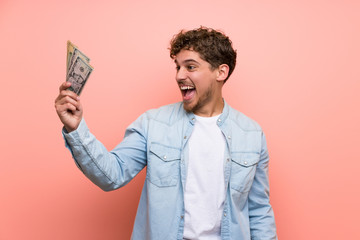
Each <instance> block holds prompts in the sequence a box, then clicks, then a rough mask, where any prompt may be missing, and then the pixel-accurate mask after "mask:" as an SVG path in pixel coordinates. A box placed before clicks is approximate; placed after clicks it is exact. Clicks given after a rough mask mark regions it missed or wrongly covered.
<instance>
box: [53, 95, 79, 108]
mask: <svg viewBox="0 0 360 240" xmlns="http://www.w3.org/2000/svg"><path fill="white" fill-rule="evenodd" d="M67 103H70V104H72V105H74V106H76V107H78V106H79V101H78V100H77V99H74V98H72V97H70V96H67V95H66V96H64V97H62V98H59V99H58V100H57V101H56V102H55V105H64V104H67Z"/></svg>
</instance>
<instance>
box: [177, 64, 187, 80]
mask: <svg viewBox="0 0 360 240" xmlns="http://www.w3.org/2000/svg"><path fill="white" fill-rule="evenodd" d="M186 78H187V75H186V70H185V69H184V68H182V67H180V68H179V69H177V71H176V75H175V79H176V81H178V82H180V81H183V80H185V79H186Z"/></svg>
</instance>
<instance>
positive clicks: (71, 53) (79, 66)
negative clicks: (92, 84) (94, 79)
mask: <svg viewBox="0 0 360 240" xmlns="http://www.w3.org/2000/svg"><path fill="white" fill-rule="evenodd" d="M66 57H67V58H66V81H69V82H71V86H70V87H69V90H71V91H73V92H75V93H76V94H77V95H80V93H81V91H82V89H83V88H84V85H85V83H86V82H87V80H88V78H89V76H90V74H91V72H92V70H93V69H94V68H93V67H92V66H91V65H90V64H89V62H90V58H88V57H87V56H86V55H85V54H84V53H82V52H81V51H80V50H79V48H78V47H77V46H75V45H74V44H72V42H70V41H68V42H67V56H66Z"/></svg>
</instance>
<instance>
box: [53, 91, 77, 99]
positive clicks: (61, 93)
mask: <svg viewBox="0 0 360 240" xmlns="http://www.w3.org/2000/svg"><path fill="white" fill-rule="evenodd" d="M66 96H69V97H71V98H73V99H74V100H79V99H80V98H79V96H78V95H77V94H76V93H74V92H73V91H70V90H61V92H60V93H59V95H58V97H57V98H56V99H55V102H56V101H58V100H59V99H62V98H64V97H66Z"/></svg>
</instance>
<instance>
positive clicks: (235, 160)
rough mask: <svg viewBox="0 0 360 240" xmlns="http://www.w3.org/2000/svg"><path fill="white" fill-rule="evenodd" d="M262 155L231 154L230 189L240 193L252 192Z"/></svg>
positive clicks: (247, 153) (248, 153)
mask: <svg viewBox="0 0 360 240" xmlns="http://www.w3.org/2000/svg"><path fill="white" fill-rule="evenodd" d="M259 160H260V154H259V153H255V152H254V153H250V152H233V153H232V154H231V176H230V187H231V188H232V189H234V190H236V191H239V192H248V191H250V188H251V185H252V183H253V180H254V176H255V172H256V166H257V164H258V163H259Z"/></svg>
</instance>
